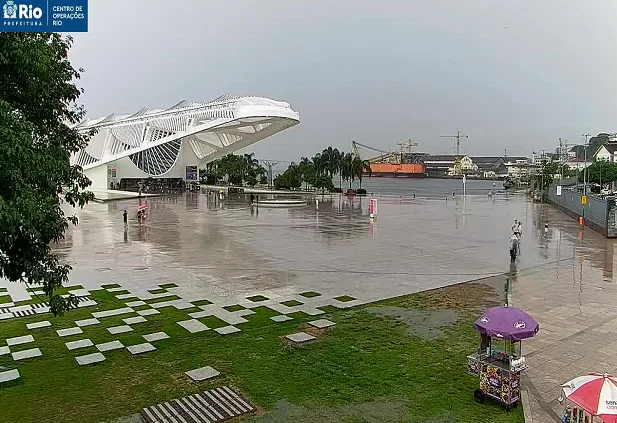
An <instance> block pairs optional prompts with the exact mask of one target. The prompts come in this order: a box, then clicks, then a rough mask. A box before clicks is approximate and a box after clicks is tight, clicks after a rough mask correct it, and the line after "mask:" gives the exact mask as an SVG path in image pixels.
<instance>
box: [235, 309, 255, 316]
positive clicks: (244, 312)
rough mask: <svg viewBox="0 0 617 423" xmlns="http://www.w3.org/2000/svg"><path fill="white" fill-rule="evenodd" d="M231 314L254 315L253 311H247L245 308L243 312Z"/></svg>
mask: <svg viewBox="0 0 617 423" xmlns="http://www.w3.org/2000/svg"><path fill="white" fill-rule="evenodd" d="M233 313H234V314H237V315H238V316H250V315H252V314H255V312H254V311H253V310H249V309H248V308H245V309H244V310H238V311H234V312H233Z"/></svg>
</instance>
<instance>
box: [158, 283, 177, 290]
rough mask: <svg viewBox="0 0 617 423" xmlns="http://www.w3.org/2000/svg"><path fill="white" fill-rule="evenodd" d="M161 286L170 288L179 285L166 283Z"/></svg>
mask: <svg viewBox="0 0 617 423" xmlns="http://www.w3.org/2000/svg"><path fill="white" fill-rule="evenodd" d="M159 286H160V287H161V288H163V289H169V288H177V287H178V285H176V284H175V283H164V284H163V285H159Z"/></svg>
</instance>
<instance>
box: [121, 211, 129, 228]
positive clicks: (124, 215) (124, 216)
mask: <svg viewBox="0 0 617 423" xmlns="http://www.w3.org/2000/svg"><path fill="white" fill-rule="evenodd" d="M128 216H129V212H128V211H126V210H124V213H122V218H123V219H124V226H125V227H127V226H128V225H129V221H128V218H129V217H128Z"/></svg>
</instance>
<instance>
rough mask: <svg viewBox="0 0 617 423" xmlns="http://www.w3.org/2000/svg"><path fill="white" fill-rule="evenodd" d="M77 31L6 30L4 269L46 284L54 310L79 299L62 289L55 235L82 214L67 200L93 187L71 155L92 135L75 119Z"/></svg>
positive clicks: (2, 46)
mask: <svg viewBox="0 0 617 423" xmlns="http://www.w3.org/2000/svg"><path fill="white" fill-rule="evenodd" d="M71 42H72V40H71V38H69V37H66V38H64V37H62V36H60V35H59V34H36V33H0V163H2V166H0V181H2V182H1V183H0V276H2V277H4V278H6V279H8V280H10V281H21V282H27V283H28V284H30V285H41V286H42V289H43V291H44V292H45V294H46V295H47V296H48V300H49V305H50V307H51V311H52V312H53V313H54V314H62V313H63V312H64V311H66V310H68V309H69V308H71V307H72V306H76V304H77V299H76V298H75V297H73V296H71V297H68V298H62V297H60V295H58V294H57V292H56V288H59V287H61V286H62V284H64V283H65V282H67V280H68V273H69V271H70V269H71V267H70V266H69V265H66V264H61V263H60V262H59V260H58V257H57V256H56V255H55V254H53V253H52V251H51V243H52V242H54V241H58V240H60V239H62V238H63V236H64V231H65V230H66V229H67V227H68V224H69V222H70V223H73V224H77V218H76V217H75V216H65V214H64V212H63V211H62V209H61V208H60V203H61V201H64V202H66V203H68V204H70V205H71V206H77V205H78V206H79V207H83V206H84V205H85V204H86V203H87V202H88V201H89V200H92V198H93V194H92V193H91V192H87V191H84V189H85V188H87V187H88V186H89V185H90V181H89V180H88V178H86V177H85V176H84V174H83V173H82V169H81V168H80V167H79V166H71V165H70V163H69V158H70V156H71V154H72V153H75V152H77V151H78V150H79V149H80V148H81V147H83V146H85V145H86V143H87V141H88V138H89V135H91V134H88V135H84V134H79V133H77V131H75V130H74V129H71V128H70V127H69V125H72V124H77V123H78V122H79V121H80V120H82V119H83V117H84V115H85V112H84V109H83V107H82V106H78V105H77V104H76V101H77V100H78V98H79V95H80V93H81V91H80V89H78V88H77V86H76V85H75V83H74V81H75V80H76V79H79V77H80V73H81V72H83V70H81V69H80V70H76V69H74V68H73V67H72V65H71V63H70V62H69V60H68V51H69V48H70V46H71Z"/></svg>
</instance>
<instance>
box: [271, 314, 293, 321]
mask: <svg viewBox="0 0 617 423" xmlns="http://www.w3.org/2000/svg"><path fill="white" fill-rule="evenodd" d="M270 320H273V321H275V322H278V323H280V322H286V321H288V320H293V317H289V316H286V315H284V314H279V315H278V316H272V317H270Z"/></svg>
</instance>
